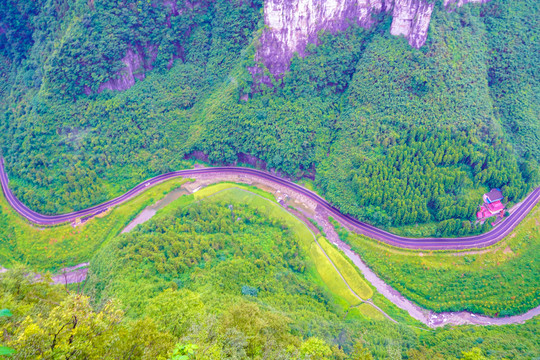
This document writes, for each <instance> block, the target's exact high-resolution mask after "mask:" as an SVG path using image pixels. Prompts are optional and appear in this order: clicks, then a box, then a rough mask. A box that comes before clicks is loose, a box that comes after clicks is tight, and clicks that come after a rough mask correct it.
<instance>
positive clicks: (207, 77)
mask: <svg viewBox="0 0 540 360" xmlns="http://www.w3.org/2000/svg"><path fill="white" fill-rule="evenodd" d="M538 6H539V5H538V3H537V2H536V1H532V0H530V1H517V0H512V1H502V0H495V1H491V2H490V3H488V4H483V5H472V4H468V5H467V6H463V7H462V8H459V9H456V11H453V12H447V11H445V10H444V9H443V8H442V3H441V2H437V4H436V9H435V11H434V13H433V16H432V22H431V25H430V30H429V36H428V41H427V43H426V45H425V46H424V47H422V48H421V49H414V48H411V47H410V46H408V45H407V44H406V41H404V40H403V39H400V38H396V37H393V36H391V35H389V34H388V27H389V24H390V21H391V18H389V17H381V19H380V22H379V23H378V24H377V25H376V26H373V27H372V28H371V29H363V28H359V27H355V26H351V27H349V28H348V29H347V30H345V31H343V32H340V33H337V34H328V33H321V34H320V39H319V44H318V46H314V45H308V49H307V52H308V55H307V56H306V57H305V58H299V57H295V58H293V60H292V63H291V66H290V71H289V72H287V73H286V74H284V76H283V78H276V79H274V80H273V83H274V85H273V86H271V87H268V86H266V85H263V84H258V83H256V82H253V79H252V77H251V74H250V72H249V68H250V67H252V66H256V65H257V64H256V63H255V60H254V54H255V51H256V48H257V41H258V40H257V39H258V36H259V34H260V30H261V29H262V27H263V18H262V3H261V2H257V1H252V2H244V1H238V2H236V1H233V2H231V1H228V0H219V1H213V2H205V1H202V2H195V3H189V4H188V3H184V2H182V1H178V2H174V1H170V2H169V1H165V2H159V1H158V2H155V3H148V2H122V3H117V2H113V1H86V0H85V1H82V0H79V1H74V0H73V1H60V0H54V1H53V0H48V1H45V0H41V1H36V2H34V1H32V2H24V1H23V2H5V3H3V4H2V5H0V14H1V16H0V18H1V19H2V23H1V27H2V29H4V30H2V31H1V32H0V37H1V39H2V41H0V43H2V47H1V48H0V60H1V61H0V74H1V75H2V77H3V78H4V79H6V81H5V82H3V84H2V88H1V89H0V91H1V95H2V96H0V99H1V100H0V130H1V133H2V136H1V139H0V141H1V143H0V147H1V149H2V150H1V151H2V155H3V156H4V157H5V159H6V162H7V167H8V171H9V174H10V177H11V180H12V181H11V185H12V186H13V189H14V191H15V193H16V194H17V196H18V197H19V198H20V199H21V200H22V201H24V202H25V203H26V204H28V205H29V206H30V207H31V208H33V209H36V210H39V211H43V212H47V213H58V212H65V211H69V210H73V209H80V208H84V207H87V206H89V205H91V204H95V203H97V202H100V201H104V200H105V199H108V198H110V197H111V196H114V195H118V194H119V193H121V192H123V191H125V190H126V189H128V188H130V187H131V186H133V185H134V184H136V183H137V182H139V181H142V180H143V179H145V178H147V177H149V176H152V175H156V174H158V173H162V172H165V171H168V170H177V169H180V168H183V167H188V166H190V163H189V162H187V161H186V160H185V156H186V155H188V154H191V153H192V152H194V151H202V152H204V153H205V154H206V155H205V159H208V161H210V162H211V163H215V164H222V163H235V162H236V161H237V160H238V156H239V154H251V155H253V156H255V157H257V158H259V159H261V160H262V161H263V162H264V163H265V164H266V167H267V168H271V169H276V170H277V171H279V172H280V173H282V174H284V175H288V176H291V177H293V178H298V177H301V176H309V177H313V176H314V177H315V183H316V185H317V186H318V190H319V191H320V192H321V193H322V194H323V195H324V196H325V197H326V198H327V199H329V200H330V201H332V202H334V203H335V204H336V205H338V206H339V207H340V208H341V209H342V210H344V211H345V212H348V213H350V214H353V215H355V216H357V217H359V218H360V219H362V220H365V221H369V222H371V223H373V224H376V225H379V226H384V227H394V228H395V227H400V226H407V225H412V224H432V223H434V222H441V221H447V222H448V221H451V222H452V226H449V227H446V228H447V229H450V230H446V231H442V232H441V231H438V232H437V233H433V234H431V235H443V234H465V233H473V232H478V231H481V230H482V229H477V228H475V226H474V225H473V224H472V223H471V222H470V220H471V219H472V217H473V214H474V212H475V209H476V206H478V205H479V204H480V202H481V198H480V196H481V194H482V192H483V191H486V190H489V188H491V187H499V188H502V189H503V191H504V192H505V195H506V201H509V202H515V201H519V200H520V199H521V198H523V196H524V195H525V194H526V193H527V192H528V191H529V190H530V189H531V187H532V186H534V185H536V184H537V183H538V159H539V158H540V139H539V123H540V122H539V121H538V97H537V94H538V76H537V73H536V72H535V71H534V69H536V68H537V67H538V62H539V61H538V53H539V51H538V50H539V49H538V46H539V45H538V42H537V41H535V40H534V39H536V38H537V37H538V31H539V30H538V27H537V26H535V23H536V14H537V13H538ZM20 40H25V41H20ZM128 50H129V51H132V53H135V54H138V55H139V56H140V61H141V62H142V63H143V65H142V66H141V67H140V68H139V69H138V70H137V71H136V74H135V75H136V76H135V75H134V76H135V77H136V79H135V80H136V83H135V85H134V86H133V87H131V88H130V89H129V90H125V91H112V90H108V89H100V85H101V84H104V83H105V82H107V81H110V80H111V79H112V80H114V79H115V78H116V77H118V72H120V73H122V71H123V70H122V69H123V66H124V65H123V62H122V61H121V60H122V59H123V57H124V56H125V55H126V53H127V52H128ZM139 79H143V80H139ZM370 178H377V179H378V180H379V181H377V182H375V181H369V179H370ZM379 185H380V186H379ZM457 224H459V226H457ZM454 225H456V226H454ZM431 228H433V229H436V227H431Z"/></svg>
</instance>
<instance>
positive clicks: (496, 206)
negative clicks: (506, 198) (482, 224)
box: [486, 201, 504, 215]
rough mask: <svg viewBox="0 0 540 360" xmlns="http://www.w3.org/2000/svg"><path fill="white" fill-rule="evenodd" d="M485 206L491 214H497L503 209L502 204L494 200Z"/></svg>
mask: <svg viewBox="0 0 540 360" xmlns="http://www.w3.org/2000/svg"><path fill="white" fill-rule="evenodd" d="M486 207H487V209H488V210H489V212H490V213H492V214H493V215H495V214H498V213H500V212H501V211H503V210H504V205H503V204H502V203H501V202H500V201H494V202H492V203H489V204H486Z"/></svg>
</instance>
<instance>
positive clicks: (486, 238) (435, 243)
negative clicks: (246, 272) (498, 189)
mask: <svg viewBox="0 0 540 360" xmlns="http://www.w3.org/2000/svg"><path fill="white" fill-rule="evenodd" d="M203 174H208V175H212V174H214V175H244V176H250V177H252V178H254V179H257V178H262V179H265V180H267V181H271V182H274V183H276V184H279V185H281V186H284V187H287V188H289V189H291V190H294V191H296V192H298V193H300V194H302V195H304V196H307V197H308V198H309V199H311V200H312V201H314V202H316V203H317V205H318V206H320V207H321V208H322V209H324V210H325V211H326V212H327V213H328V214H329V215H331V216H333V217H334V218H335V219H336V220H337V221H339V222H340V223H341V224H343V225H345V226H347V227H348V228H350V229H352V230H354V231H356V232H358V233H361V234H364V235H366V236H369V237H371V238H374V239H377V240H380V241H383V242H385V243H388V244H390V245H393V246H397V247H402V248H411V249H426V250H427V249H434V250H435V249H471V248H482V247H486V246H489V245H492V244H495V243H497V242H498V241H500V240H502V239H503V238H504V237H505V236H507V235H508V234H509V233H510V232H511V231H512V230H513V229H514V228H515V227H516V226H517V225H518V224H519V223H520V222H521V220H523V218H525V216H526V215H527V214H528V213H529V212H530V211H531V210H532V209H533V208H534V206H535V205H536V204H537V203H538V201H539V200H540V187H539V188H536V189H535V190H534V191H533V192H532V193H530V194H529V195H528V196H527V198H526V199H525V200H524V201H523V202H522V204H521V205H520V206H519V208H518V209H517V210H515V211H514V212H513V213H512V214H511V215H510V216H509V217H508V218H506V219H505V220H504V221H502V223H500V224H499V225H497V227H495V228H494V229H493V230H491V231H489V232H487V233H485V234H481V235H476V236H467V237H461V238H408V237H402V236H398V235H394V234H391V233H389V232H387V231H384V230H381V229H378V228H376V227H374V226H372V225H369V224H366V223H363V222H361V221H358V220H357V219H355V218H353V217H351V216H349V215H345V214H342V213H341V212H340V211H339V209H337V208H336V207H334V206H333V205H332V204H330V203H329V202H328V201H326V200H325V199H323V198H322V197H320V196H319V195H317V194H316V193H314V192H312V191H310V190H308V189H306V188H304V187H302V186H300V185H298V184H295V183H293V182H290V181H288V180H285V179H283V178H280V177H278V176H275V175H272V174H270V173H267V172H264V171H261V170H255V169H250V168H244V167H208V168H198V169H188V170H179V171H173V172H170V173H166V174H162V175H159V176H156V177H153V178H151V179H148V180H146V181H144V182H142V183H140V184H139V185H137V186H135V187H134V188H133V189H131V190H129V191H128V192H126V193H125V194H123V195H121V196H119V197H117V198H115V199H112V200H109V201H106V202H104V203H102V204H99V205H96V206H92V207H90V208H87V209H84V210H79V211H75V212H71V213H68V214H61V215H43V214H40V213H37V212H35V211H33V210H30V209H29V208H28V207H26V205H24V204H23V203H21V202H20V201H19V200H18V199H17V198H16V197H15V196H14V195H13V193H12V192H11V190H10V189H9V186H8V183H9V180H8V177H7V174H6V172H5V169H4V159H2V158H0V183H1V185H2V190H3V192H4V195H5V197H6V199H7V200H8V202H9V203H10V205H11V206H12V207H13V208H14V209H15V210H16V211H17V212H18V213H19V214H20V215H21V216H23V217H25V218H26V219H27V220H28V221H30V222H32V223H35V224H38V225H56V224H61V223H65V222H72V221H75V220H76V219H77V218H83V217H87V216H94V215H96V214H99V213H101V212H104V211H107V209H109V208H110V207H112V206H115V205H118V204H121V203H123V202H125V201H127V200H129V199H130V198H132V197H134V196H135V195H137V194H139V193H141V192H142V191H144V190H145V189H146V188H148V187H150V186H152V185H155V184H157V183H160V182H162V181H165V180H168V179H172V178H175V177H190V176H196V175H203Z"/></svg>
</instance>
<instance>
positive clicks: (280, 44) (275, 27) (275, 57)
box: [256, 0, 489, 74]
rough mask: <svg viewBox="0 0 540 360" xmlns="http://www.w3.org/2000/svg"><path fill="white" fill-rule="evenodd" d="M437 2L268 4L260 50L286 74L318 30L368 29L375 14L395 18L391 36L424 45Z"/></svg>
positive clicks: (274, 69) (453, 2) (260, 56)
mask: <svg viewBox="0 0 540 360" xmlns="http://www.w3.org/2000/svg"><path fill="white" fill-rule="evenodd" d="M487 1H489V0H444V5H445V7H447V9H451V8H452V7H454V6H458V7H459V6H462V5H463V4H466V3H469V2H476V3H483V2H487ZM434 5H435V3H434V2H433V1H431V0H328V1H320V0H267V1H265V4H264V20H265V25H266V29H265V30H264V32H263V34H262V36H261V39H260V47H259V49H258V51H257V56H256V60H257V61H261V62H262V63H263V64H264V65H265V66H266V67H267V68H268V70H269V71H270V72H271V73H272V74H281V73H283V72H284V71H286V70H287V69H288V67H289V63H290V60H291V58H292V56H293V54H294V53H295V52H296V53H298V54H299V55H300V56H304V55H305V49H306V45H307V44H308V43H314V44H316V43H317V34H318V33H319V31H321V30H324V31H329V32H332V33H334V32H336V31H340V30H344V29H346V28H347V27H349V26H350V25H351V24H354V23H355V24H358V25H360V26H363V27H365V28H369V27H370V26H371V25H372V24H373V23H374V22H375V20H374V17H373V15H376V14H379V13H388V14H391V15H392V18H393V19H392V25H391V29H390V33H391V34H392V35H396V36H404V37H405V38H407V40H408V42H409V44H410V45H411V46H413V47H416V48H419V47H421V46H422V45H424V43H425V41H426V38H427V33H428V29H429V23H430V19H431V13H432V12H433V8H434Z"/></svg>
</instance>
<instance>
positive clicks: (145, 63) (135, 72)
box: [98, 45, 157, 93]
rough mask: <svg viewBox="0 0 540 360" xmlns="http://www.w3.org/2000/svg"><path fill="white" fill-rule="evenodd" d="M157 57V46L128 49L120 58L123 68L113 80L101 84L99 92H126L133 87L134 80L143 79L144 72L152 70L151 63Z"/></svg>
mask: <svg viewBox="0 0 540 360" xmlns="http://www.w3.org/2000/svg"><path fill="white" fill-rule="evenodd" d="M156 56H157V46H154V45H149V46H147V47H145V48H143V47H142V46H140V47H138V48H137V49H136V50H133V49H132V48H128V50H127V53H126V56H124V58H122V62H123V63H124V65H125V67H124V68H123V69H122V70H120V72H119V73H117V74H115V77H114V78H113V79H110V80H109V81H106V82H104V83H102V84H101V85H100V86H99V90H98V93H99V92H102V91H103V90H105V89H109V90H117V91H121V90H127V89H129V88H130V87H132V86H133V85H135V79H138V80H142V79H144V77H145V74H144V73H145V71H148V70H152V63H153V62H154V60H155V59H156Z"/></svg>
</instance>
